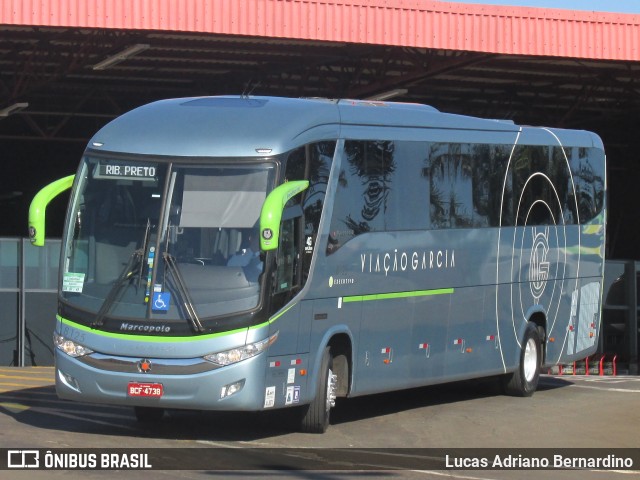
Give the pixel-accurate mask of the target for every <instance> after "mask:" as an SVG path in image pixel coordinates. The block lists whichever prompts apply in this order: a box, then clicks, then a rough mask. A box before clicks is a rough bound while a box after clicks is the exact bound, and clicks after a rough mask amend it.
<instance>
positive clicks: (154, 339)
mask: <svg viewBox="0 0 640 480" xmlns="http://www.w3.org/2000/svg"><path fill="white" fill-rule="evenodd" d="M56 318H57V319H58V320H60V322H62V324H63V325H67V326H69V327H73V328H77V329H78V330H82V331H83V332H89V333H93V334H94V335H100V336H101V337H107V338H117V339H118V340H133V341H136V342H149V343H184V342H198V341H200V340H210V339H212V338H219V337H224V336H226V335H234V334H236V333H240V332H246V331H247V327H244V328H238V329H237V330H230V331H228V332H219V333H211V334H209V335H194V336H191V337H160V336H155V335H136V334H129V333H112V332H103V331H101V330H96V329H93V328H91V327H87V326H86V325H80V324H79V323H75V322H72V321H71V320H67V319H66V318H62V317H61V316H60V315H56ZM267 323H268V322H266V323H264V324H263V325H267ZM260 326H261V325H257V326H256V327H252V328H257V327H260Z"/></svg>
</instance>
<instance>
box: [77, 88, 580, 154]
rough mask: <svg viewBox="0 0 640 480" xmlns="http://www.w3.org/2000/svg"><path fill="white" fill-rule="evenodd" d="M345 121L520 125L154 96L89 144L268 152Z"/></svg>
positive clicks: (321, 135)
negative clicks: (156, 98) (154, 99)
mask: <svg viewBox="0 0 640 480" xmlns="http://www.w3.org/2000/svg"><path fill="white" fill-rule="evenodd" d="M349 126H358V127H368V126H371V127H396V128H419V129H433V128H438V129H455V130H474V131H494V132H503V133H507V132H513V133H515V132H518V131H519V130H520V127H518V126H517V125H515V124H514V123H513V122H511V121H502V120H486V119H480V118H474V117H467V116H462V115H453V114H447V113H442V112H439V111H438V110H436V109H435V108H433V107H430V106H427V105H420V104H412V103H396V102H380V101H367V100H330V99H316V98H306V99H305V98H283V97H244V96H219V97H196V98H177V99H170V100H161V101H157V102H153V103H150V104H148V105H144V106H141V107H138V108H136V109H134V110H132V111H130V112H128V113H125V114H124V115H122V116H120V117H118V118H116V119H115V120H113V121H111V122H110V123H109V124H107V125H106V126H104V127H103V128H102V129H101V130H100V131H98V132H97V133H96V134H95V135H94V137H93V138H92V139H91V140H90V142H89V148H90V149H95V150H100V151H109V152H118V153H132V154H143V155H170V156H184V157H256V156H270V155H275V154H279V153H283V152H286V151H289V150H291V149H292V148H295V147H298V146H300V145H304V144H305V143H308V142H311V141H320V140H331V139H336V138H340V137H341V132H342V131H343V130H344V129H345V128H347V129H348V127H349ZM554 132H556V134H558V132H561V131H559V130H555V131H554ZM585 133H586V132H585ZM560 135H561V134H560ZM178 139H179V140H180V141H178ZM585 146H587V145H585ZM589 146H590V145H589Z"/></svg>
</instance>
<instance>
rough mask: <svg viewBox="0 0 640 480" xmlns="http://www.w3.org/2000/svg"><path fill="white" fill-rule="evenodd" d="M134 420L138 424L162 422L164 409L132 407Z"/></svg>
mask: <svg viewBox="0 0 640 480" xmlns="http://www.w3.org/2000/svg"><path fill="white" fill-rule="evenodd" d="M133 411H134V413H135V414H136V420H138V422H140V423H155V422H159V421H160V420H162V417H163V416H164V408H157V407H133Z"/></svg>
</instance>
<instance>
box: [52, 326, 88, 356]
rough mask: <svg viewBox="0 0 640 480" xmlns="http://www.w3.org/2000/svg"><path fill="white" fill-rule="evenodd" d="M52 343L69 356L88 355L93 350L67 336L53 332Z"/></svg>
mask: <svg viewBox="0 0 640 480" xmlns="http://www.w3.org/2000/svg"><path fill="white" fill-rule="evenodd" d="M53 344H54V345H55V346H56V348H57V349H58V350H60V351H61V352H64V353H66V354H67V355H69V356H71V357H82V356H83V355H88V354H90V353H93V350H91V349H90V348H87V347H85V346H84V345H80V344H79V343H76V342H74V341H72V340H69V339H68V338H64V337H63V336H62V335H60V334H58V333H56V332H54V333H53Z"/></svg>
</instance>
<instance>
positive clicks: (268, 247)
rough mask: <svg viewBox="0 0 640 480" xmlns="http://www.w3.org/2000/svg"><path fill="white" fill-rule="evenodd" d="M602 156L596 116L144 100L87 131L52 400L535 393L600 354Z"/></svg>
mask: <svg viewBox="0 0 640 480" xmlns="http://www.w3.org/2000/svg"><path fill="white" fill-rule="evenodd" d="M605 186H606V179H605V155H604V150H603V145H602V142H601V140H600V138H599V137H598V136H597V135H595V134H593V133H590V132H586V131H575V130H563V129H555V128H537V127H526V126H518V125H515V124H514V123H513V122H511V121H501V120H487V119H479V118H472V117H466V116H460V115H452V114H446V113H442V112H439V111H438V110H436V109H434V108H432V107H429V106H425V105H418V104H408V103H390V102H376V101H364V100H328V99H289V98H276V97H243V96H221V97H202V98H183V99H173V100H165V101H158V102H155V103H151V104H149V105H146V106H142V107H140V108H137V109H135V110H133V111H131V112H129V113H126V114H124V115H122V116H121V117H119V118H117V119H115V120H113V121H112V122H111V123H109V124H107V125H106V126H105V127H104V128H102V129H101V130H100V131H98V132H97V133H96V134H95V136H94V137H93V138H92V139H91V140H90V141H89V144H88V146H87V148H86V151H85V153H84V156H83V157H82V160H81V162H80V166H79V168H78V171H77V173H76V174H75V175H72V176H69V177H65V178H62V179H60V180H58V181H56V182H54V183H52V184H51V185H49V186H47V187H45V188H44V189H43V190H42V191H41V192H40V193H38V194H37V195H36V197H35V198H34V200H33V202H32V205H31V209H30V235H31V238H32V242H33V243H34V244H35V245H41V244H43V242H44V236H45V232H44V225H45V222H44V218H45V210H46V206H47V204H48V202H49V201H50V200H51V199H52V198H54V197H55V196H56V195H58V194H59V193H60V192H62V191H64V190H66V189H68V188H71V187H72V191H71V197H70V201H69V207H68V213H67V218H66V223H65V227H64V232H63V242H62V243H63V246H62V255H61V265H60V267H61V268H60V292H59V302H58V312H57V316H56V324H55V333H54V343H55V347H56V348H55V364H56V389H57V393H58V395H59V396H60V397H61V398H65V399H72V400H79V401H83V402H95V403H103V404H117V405H129V406H132V407H134V409H135V413H136V416H137V418H138V419H139V420H140V421H149V422H153V421H158V420H160V419H161V417H162V415H163V414H164V410H165V409H168V408H169V409H173V408H176V409H198V410H220V411H261V410H270V409H284V408H289V409H291V415H292V416H293V415H295V416H298V418H299V420H300V424H301V428H302V430H303V431H307V432H324V431H325V430H326V429H327V427H328V425H329V416H330V411H331V409H332V408H333V407H334V406H335V400H336V398H337V397H356V396H360V395H366V394H372V393H376V392H384V391H391V390H398V389H406V388H412V387H417V386H423V385H430V384H438V383H443V382H450V381H458V380H464V379H470V378H477V377H489V376H496V377H499V378H500V379H501V381H502V384H503V386H504V390H505V392H506V393H508V394H512V395H516V396H529V395H531V394H533V392H534V391H535V390H536V387H537V384H538V379H539V375H540V372H541V370H542V369H543V368H547V367H549V366H551V365H555V364H559V363H560V364H561V363H568V362H572V361H574V360H578V359H581V358H584V357H585V356H588V355H590V354H591V353H593V352H595V350H596V347H597V338H598V334H599V330H600V323H601V315H600V311H601V301H602V300H601V299H602V277H603V271H604V267H603V262H604V244H605V220H606V214H605V197H606V193H605Z"/></svg>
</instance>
